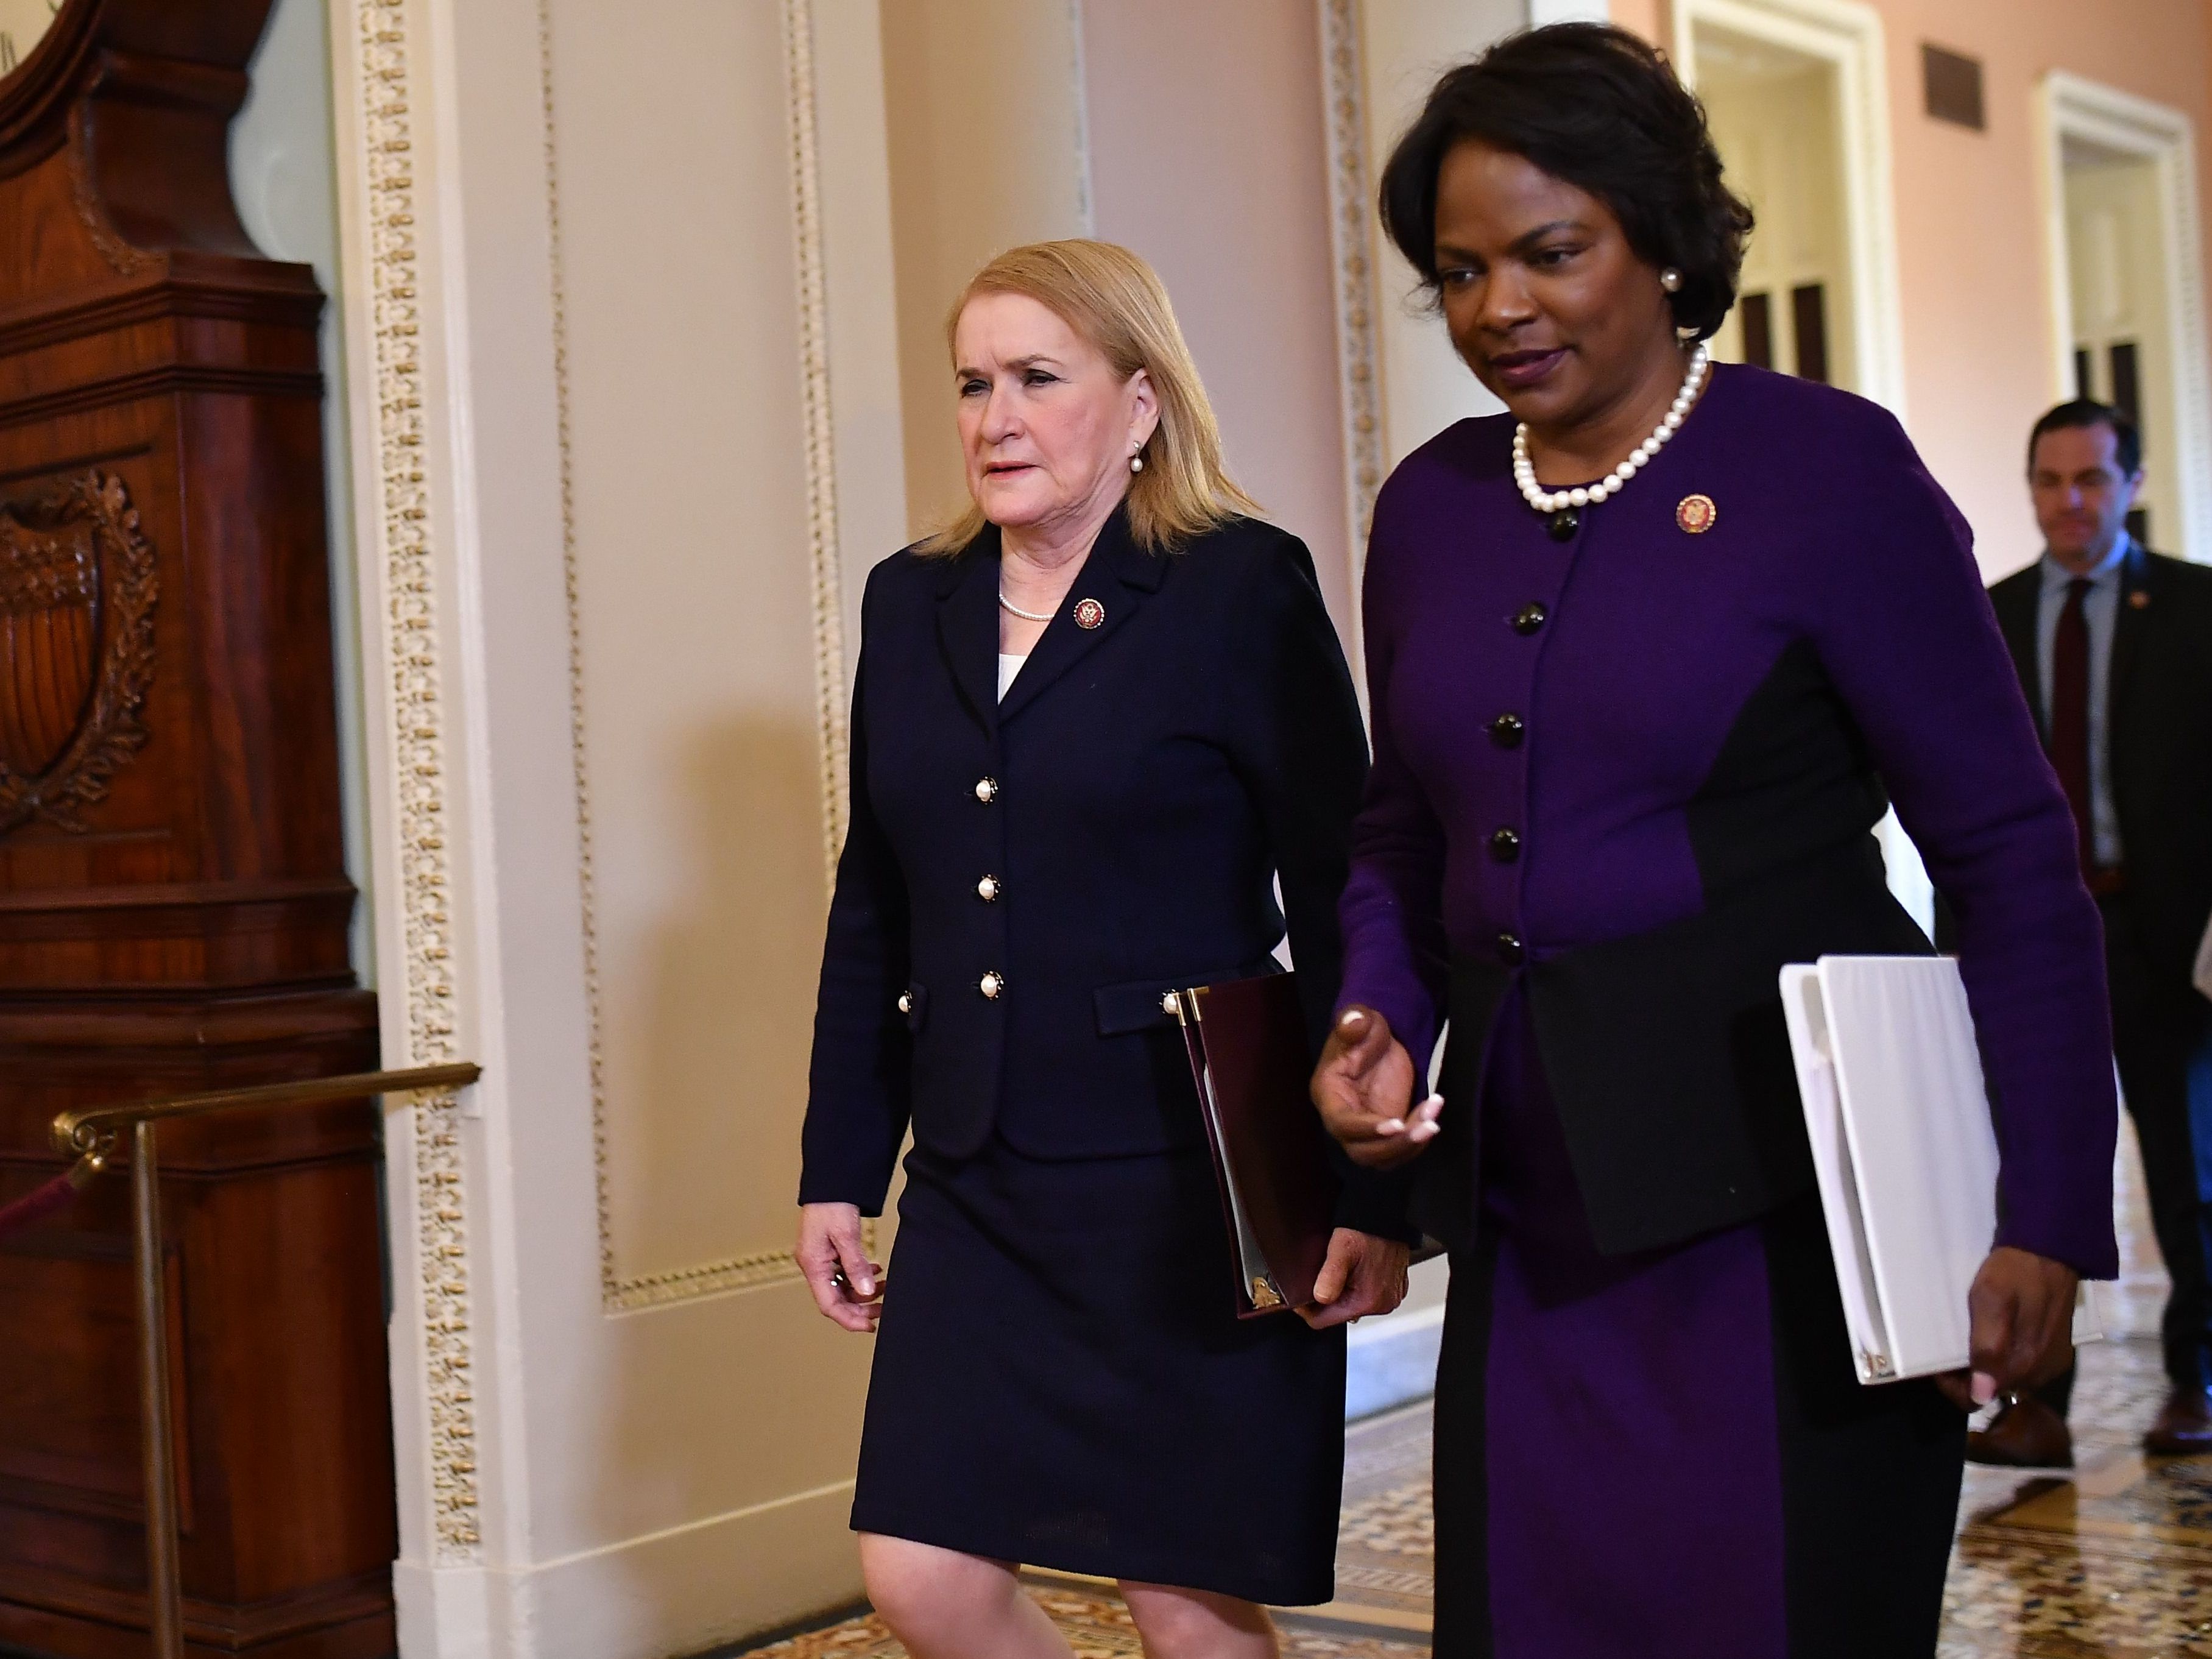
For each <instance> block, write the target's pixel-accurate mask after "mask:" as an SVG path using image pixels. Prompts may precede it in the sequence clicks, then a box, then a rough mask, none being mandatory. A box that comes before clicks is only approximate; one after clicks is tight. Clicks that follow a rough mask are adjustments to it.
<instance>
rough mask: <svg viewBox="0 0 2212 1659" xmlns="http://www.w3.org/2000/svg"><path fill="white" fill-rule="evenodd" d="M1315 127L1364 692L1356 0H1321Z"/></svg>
mask: <svg viewBox="0 0 2212 1659" xmlns="http://www.w3.org/2000/svg"><path fill="white" fill-rule="evenodd" d="M1321 56H1322V96H1323V97H1324V98H1326V99H1327V100H1328V109H1327V110H1326V111H1325V112H1324V115H1325V119H1324V121H1323V123H1322V128H1323V131H1324V132H1325V133H1326V134H1327V137H1328V206H1329V216H1328V234H1329V246H1330V249H1331V251H1332V252H1333V253H1334V256H1335V260H1336V363H1337V384H1338V387H1339V397H1340V400H1341V406H1342V414H1343V422H1344V499H1345V508H1346V515H1347V519H1348V523H1347V526H1346V528H1347V529H1348V530H1349V532H1350V534H1351V548H1352V623H1353V625H1352V666H1353V669H1354V671H1355V673H1354V678H1355V680H1356V681H1357V682H1358V684H1359V686H1360V687H1361V695H1362V696H1363V697H1364V695H1365V687H1366V684H1367V674H1366V663H1365V660H1364V659H1365V655H1366V652H1365V647H1364V639H1363V630H1362V629H1361V628H1360V626H1359V616H1360V586H1361V580H1360V578H1361V575H1362V573H1363V572H1364V570H1365V568H1366V564H1367V528H1368V524H1369V522H1370V520H1372V519H1373V517H1374V515H1375V496H1376V492H1377V491H1378V490H1380V489H1382V488H1383V474H1384V472H1385V471H1386V470H1387V469H1386V467H1385V465H1384V450H1383V387H1382V369H1381V364H1382V361H1383V345H1382V337H1381V332H1380V330H1379V327H1378V325H1377V321H1376V313H1375V256H1374V247H1375V244H1374V240H1373V238H1372V236H1371V234H1370V232H1369V228H1368V227H1369V222H1370V215H1371V214H1372V213H1373V211H1374V197H1373V191H1372V190H1371V189H1370V184H1369V180H1370V168H1369V166H1368V160H1367V79H1366V68H1365V65H1364V63H1363V62H1362V52H1361V49H1360V15H1359V0H1321Z"/></svg>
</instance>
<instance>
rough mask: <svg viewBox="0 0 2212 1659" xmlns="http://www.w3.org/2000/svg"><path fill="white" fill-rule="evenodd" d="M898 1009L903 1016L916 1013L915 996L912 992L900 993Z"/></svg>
mask: <svg viewBox="0 0 2212 1659" xmlns="http://www.w3.org/2000/svg"><path fill="white" fill-rule="evenodd" d="M898 1008H899V1012H901V1013H902V1014H910V1013H912V1012H914V994H913V993H912V992H910V991H901V992H900V993H899V1004H898Z"/></svg>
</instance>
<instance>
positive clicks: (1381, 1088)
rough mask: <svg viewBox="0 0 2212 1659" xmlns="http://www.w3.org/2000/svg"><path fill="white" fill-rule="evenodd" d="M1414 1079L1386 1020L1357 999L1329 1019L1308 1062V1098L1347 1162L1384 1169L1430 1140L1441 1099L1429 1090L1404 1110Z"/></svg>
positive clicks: (1415, 1152) (1408, 1059) (1414, 1153)
mask: <svg viewBox="0 0 2212 1659" xmlns="http://www.w3.org/2000/svg"><path fill="white" fill-rule="evenodd" d="M1413 1084H1414V1072H1413V1056H1412V1055H1410V1054H1407V1052H1406V1045H1405V1044H1404V1043H1402V1042H1399V1041H1398V1039H1397V1038H1396V1037H1395V1036H1391V1035H1390V1022H1389V1020H1387V1019H1385V1018H1383V1016H1382V1015H1381V1014H1380V1013H1378V1012H1376V1011H1375V1010H1374V1009H1372V1008H1369V1007H1366V1006H1364V1005H1362V1004H1359V1003H1354V1004H1353V1005H1352V1006H1351V1007H1349V1008H1346V1010H1345V1011H1344V1012H1342V1013H1340V1014H1339V1015H1338V1016H1337V1017H1336V1024H1335V1025H1334V1027H1333V1028H1332V1029H1331V1030H1330V1031H1329V1034H1328V1046H1326V1047H1325V1048H1322V1051H1321V1064H1320V1065H1318V1066H1315V1067H1314V1074H1313V1103H1314V1104H1315V1105H1316V1106H1317V1107H1319V1108H1320V1109H1321V1115H1322V1122H1324V1123H1326V1124H1328V1132H1329V1133H1331V1134H1332V1135H1334V1136H1335V1137H1336V1139H1338V1141H1339V1142H1340V1143H1341V1144H1342V1146H1343V1147H1344V1150H1345V1151H1346V1153H1348V1154H1349V1155H1350V1156H1351V1158H1352V1162H1353V1163H1355V1164H1362V1165H1364V1167H1366V1168H1368V1169H1370V1170H1387V1169H1389V1168H1390V1167H1391V1166H1392V1165H1393V1164H1403V1163H1405V1162H1406V1161H1407V1159H1408V1158H1413V1157H1415V1156H1417V1155H1418V1154H1419V1152H1420V1151H1421V1149H1422V1148H1423V1147H1425V1146H1427V1145H1428V1144H1429V1142H1431V1140H1433V1139H1436V1135H1437V1118H1438V1117H1439V1116H1440V1115H1442V1114H1443V1105H1444V1103H1443V1097H1441V1096H1438V1095H1431V1096H1430V1097H1428V1098H1427V1099H1426V1100H1425V1101H1423V1102H1422V1103H1420V1105H1419V1107H1417V1108H1414V1109H1412V1110H1410V1111H1409V1110H1407V1108H1408V1107H1411V1106H1412V1105H1413Z"/></svg>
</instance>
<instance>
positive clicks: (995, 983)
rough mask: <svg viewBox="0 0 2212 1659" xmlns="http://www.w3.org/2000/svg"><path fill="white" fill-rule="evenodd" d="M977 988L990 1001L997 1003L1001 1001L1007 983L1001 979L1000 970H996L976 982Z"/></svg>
mask: <svg viewBox="0 0 2212 1659" xmlns="http://www.w3.org/2000/svg"><path fill="white" fill-rule="evenodd" d="M975 988H976V989H977V990H979V991H981V993H982V994H983V995H984V997H985V998H986V999H987V1000H989V1001H993V1002H996V1001H997V1000H999V993H1000V992H1001V991H1003V990H1005V989H1006V981H1005V980H1003V979H1001V978H1000V977H999V974H998V970H997V969H993V970H992V971H991V972H989V973H987V974H986V975H983V977H982V978H981V979H979V980H977V981H975Z"/></svg>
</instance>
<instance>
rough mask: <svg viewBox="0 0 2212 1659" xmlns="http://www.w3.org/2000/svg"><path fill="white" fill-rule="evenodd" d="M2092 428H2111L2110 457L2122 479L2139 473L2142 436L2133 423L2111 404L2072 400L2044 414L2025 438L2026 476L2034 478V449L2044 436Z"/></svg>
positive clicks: (2090, 399)
mask: <svg viewBox="0 0 2212 1659" xmlns="http://www.w3.org/2000/svg"><path fill="white" fill-rule="evenodd" d="M2092 426H2108V427H2110V428H2112V453H2113V455H2114V456H2115V458H2116V459H2118V461H2119V464H2120V476H2121V477H2124V478H2132V477H2135V476H2136V473H2138V472H2140V471H2142V433H2140V432H2138V431H2136V423H2135V422H2133V421H2131V420H2130V419H2129V418H2128V417H2127V416H2125V415H2123V414H2122V413H2121V412H2120V411H2119V410H2117V409H2114V408H2113V407H2112V404H2100V403H2099V402H2098V401H2097V400H2096V399H2095V398H2072V399H2069V401H2068V402H2065V403H2063V404H2059V405H2058V406H2057V408H2055V409H2049V410H2045V411H2044V415H2043V418H2042V419H2041V420H2039V421H2038V422H2036V423H2035V430H2034V431H2033V432H2031V433H2029V434H2028V435H2027V471H2028V474H2029V476H2030V477H2033V475H2034V472H2035V447H2036V445H2038V444H2039V443H2041V442H2042V441H2043V435H2044V434H2045V433H2046V432H2060V431H2063V430H2065V429H2067V428H2070V427H2092Z"/></svg>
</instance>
